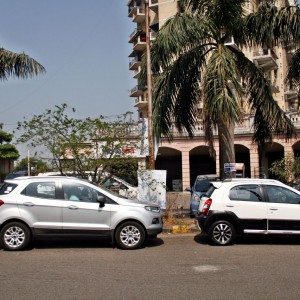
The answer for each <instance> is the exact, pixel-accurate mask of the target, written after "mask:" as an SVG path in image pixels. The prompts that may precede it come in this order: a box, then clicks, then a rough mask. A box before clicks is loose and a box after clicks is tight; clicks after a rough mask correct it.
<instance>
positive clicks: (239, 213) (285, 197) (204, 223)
mask: <svg viewBox="0 0 300 300" xmlns="http://www.w3.org/2000/svg"><path fill="white" fill-rule="evenodd" d="M197 220H198V224H199V227H200V228H201V230H202V232H203V233H206V234H208V236H209V238H210V240H211V241H212V242H213V243H214V244H217V245H229V244H231V243H233V241H234V239H235V237H236V235H237V234H239V235H242V234H291V235H292V234H300V192H299V191H297V190H295V189H293V188H291V187H289V186H287V185H285V184H283V183H281V182H279V181H277V180H271V179H232V180H225V181H223V182H221V181H220V182H212V183H211V187H210V189H209V190H208V192H207V193H206V195H205V196H203V197H202V198H201V201H200V205H199V211H198V214H197Z"/></svg>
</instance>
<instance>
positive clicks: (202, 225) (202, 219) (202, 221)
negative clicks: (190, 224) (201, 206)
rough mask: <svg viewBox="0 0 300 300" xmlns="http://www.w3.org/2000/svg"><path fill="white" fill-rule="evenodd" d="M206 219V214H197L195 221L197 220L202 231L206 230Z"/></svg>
mask: <svg viewBox="0 0 300 300" xmlns="http://www.w3.org/2000/svg"><path fill="white" fill-rule="evenodd" d="M206 221H207V216H204V215H197V222H198V227H199V228H200V229H201V231H202V232H206V227H207V226H205V225H206Z"/></svg>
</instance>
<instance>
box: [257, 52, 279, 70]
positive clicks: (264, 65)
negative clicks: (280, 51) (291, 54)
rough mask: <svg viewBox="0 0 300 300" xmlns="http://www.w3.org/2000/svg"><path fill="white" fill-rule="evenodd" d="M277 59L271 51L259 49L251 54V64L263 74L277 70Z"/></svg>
mask: <svg viewBox="0 0 300 300" xmlns="http://www.w3.org/2000/svg"><path fill="white" fill-rule="evenodd" d="M277 59H278V57H277V55H276V53H275V52H274V50H272V49H260V50H258V51H255V52H253V62H254V63H255V64H256V66H257V67H258V68H260V69H262V70H263V71H264V72H265V71H270V70H275V69H277V68H278V64H277V61H276V60H277Z"/></svg>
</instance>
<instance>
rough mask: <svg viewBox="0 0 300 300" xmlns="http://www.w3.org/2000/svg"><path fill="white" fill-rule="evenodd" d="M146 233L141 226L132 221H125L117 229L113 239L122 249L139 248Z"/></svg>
mask: <svg viewBox="0 0 300 300" xmlns="http://www.w3.org/2000/svg"><path fill="white" fill-rule="evenodd" d="M145 237H146V233H145V230H144V228H143V226H142V225H140V224H139V223H137V222H134V221H127V222H124V223H122V224H121V225H119V226H118V227H117V230H116V233H115V239H116V243H117V245H118V247H120V248H122V249H126V250H128V249H137V248H140V247H141V246H142V245H143V244H144V241H145Z"/></svg>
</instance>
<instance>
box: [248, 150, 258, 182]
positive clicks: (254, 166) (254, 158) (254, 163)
mask: <svg viewBox="0 0 300 300" xmlns="http://www.w3.org/2000/svg"><path fill="white" fill-rule="evenodd" d="M250 168H251V178H259V153H258V146H257V145H256V144H253V145H251V147H250Z"/></svg>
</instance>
